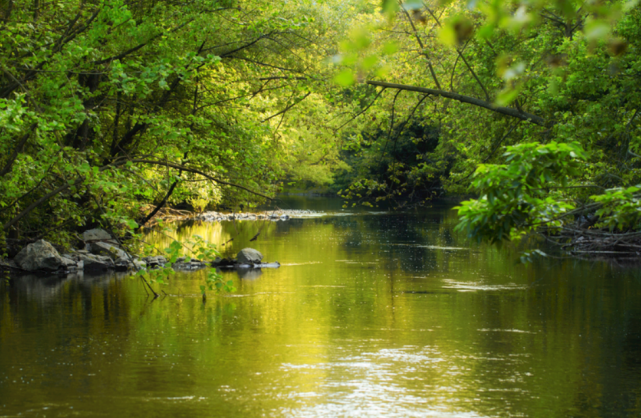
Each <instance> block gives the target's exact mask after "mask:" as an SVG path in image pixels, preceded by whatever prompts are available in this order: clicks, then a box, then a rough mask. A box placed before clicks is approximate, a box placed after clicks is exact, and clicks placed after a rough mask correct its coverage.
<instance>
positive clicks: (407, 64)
mask: <svg viewBox="0 0 641 418" xmlns="http://www.w3.org/2000/svg"><path fill="white" fill-rule="evenodd" d="M2 4H3V6H5V7H3V8H2V9H0V256H2V258H5V259H7V258H13V257H15V256H16V255H17V254H18V253H19V251H21V250H22V249H23V248H25V247H26V246H28V245H29V244H33V243H35V242H38V241H40V240H42V239H44V240H47V241H48V242H50V243H52V244H53V245H54V246H57V248H61V249H62V248H71V247H73V245H74V244H76V243H77V240H78V237H79V235H80V234H82V233H83V231H86V230H90V229H96V228H102V229H104V230H107V231H115V232H117V235H119V236H122V237H123V239H125V240H129V239H131V237H135V236H136V235H138V234H140V231H141V229H142V228H143V227H147V226H149V225H155V223H157V222H158V221H159V220H160V219H162V217H163V216H164V217H165V218H166V220H172V221H180V220H186V219H188V218H190V217H191V215H190V214H188V213H186V212H181V209H168V208H178V207H192V208H194V210H195V211H196V212H204V211H205V210H206V209H208V208H224V207H226V208H244V207H246V208H252V207H258V205H261V204H264V203H265V202H268V201H271V200H272V199H273V198H274V197H275V196H276V195H277V194H278V193H279V192H283V191H287V190H288V188H289V189H290V190H292V191H304V190H316V191H322V192H325V191H327V192H331V193H336V194H337V195H338V196H340V197H342V198H344V199H345V200H346V202H347V203H346V205H348V207H349V206H351V207H353V206H365V207H370V208H377V207H392V208H398V209H401V210H402V209H407V208H411V207H412V206H416V205H421V204H425V202H429V201H431V200H433V199H439V198H448V196H464V195H472V196H475V197H473V198H469V199H466V200H464V201H462V202H460V204H459V205H458V207H457V210H458V216H459V221H460V223H459V226H458V230H459V231H464V232H465V233H466V234H467V235H468V236H469V237H470V238H471V239H473V240H476V241H479V242H481V241H483V242H489V243H496V244H500V243H502V242H519V241H520V240H524V239H527V238H528V237H532V236H537V237H540V238H542V239H543V240H545V241H546V242H548V243H549V244H550V245H552V246H555V247H557V249H558V250H559V251H562V252H563V251H565V252H567V250H574V252H575V253H576V254H577V255H578V254H588V255H589V254H592V255H596V254H601V255H604V256H605V255H609V254H610V255H613V256H619V255H623V256H628V257H636V256H639V255H641V251H638V250H641V232H640V231H641V124H640V123H639V121H641V77H640V75H641V71H640V68H641V4H640V2H639V1H637V0H609V1H607V2H606V3H604V4H601V3H599V2H587V1H578V2H576V3H571V2H557V1H552V0H540V1H536V2H523V3H521V2H511V1H509V2H508V1H505V2H502V1H498V2H493V3H491V4H490V3H487V4H486V2H479V3H478V4H477V2H472V3H470V2H465V1H451V2H440V3H438V4H436V3H434V4H431V3H430V4H428V3H426V2H421V1H412V0H407V1H400V2H398V1H393V0H353V1H352V0H350V1H338V0H328V1H324V2H315V1H307V0H305V1H301V2H288V3H274V2H270V1H266V0H247V1H244V2H242V3H238V2H236V1H235V0H215V1H213V2H212V1H211V0H188V1H187V2H186V3H180V4H177V3H172V2H167V1H146V0H142V1H138V2H130V1H127V0H125V1H115V0H101V1H98V2H93V3H91V4H89V3H86V2H84V1H81V0H60V1H58V2H56V3H47V2H40V1H33V0H5V1H4V2H3V3H2ZM181 205H182V206H181ZM159 214H161V215H159ZM234 216H236V215H234ZM247 216H248V218H249V217H251V216H253V215H247ZM256 216H257V219H260V218H259V216H260V214H259V215H256ZM264 216H267V215H264ZM269 216H271V215H269ZM210 218H216V219H218V218H221V219H223V218H225V219H228V218H229V216H228V215H224V216H223V215H221V214H220V213H216V214H213V213H212V214H211V216H210ZM112 235H116V234H112ZM177 245H181V244H180V243H179V244H177ZM199 245H200V247H202V248H204V246H203V244H202V243H200V244H199ZM175 250H176V251H178V250H177V247H176V249H175ZM570 254H571V253H570ZM545 256H547V254H545V253H543V252H542V251H540V250H533V251H528V252H525V253H523V255H522V257H521V259H522V260H525V261H529V260H531V259H533V258H535V257H545Z"/></svg>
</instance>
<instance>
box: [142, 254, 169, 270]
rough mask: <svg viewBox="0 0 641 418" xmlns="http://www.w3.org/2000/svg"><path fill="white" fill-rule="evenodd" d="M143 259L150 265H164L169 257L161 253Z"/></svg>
mask: <svg viewBox="0 0 641 418" xmlns="http://www.w3.org/2000/svg"><path fill="white" fill-rule="evenodd" d="M142 261H144V262H145V264H146V265H147V266H149V267H158V266H160V267H162V266H164V265H165V264H166V263H167V259H166V258H165V257H163V256H161V255H159V256H149V257H145V258H143V259H142Z"/></svg>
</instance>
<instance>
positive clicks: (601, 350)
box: [0, 198, 641, 418]
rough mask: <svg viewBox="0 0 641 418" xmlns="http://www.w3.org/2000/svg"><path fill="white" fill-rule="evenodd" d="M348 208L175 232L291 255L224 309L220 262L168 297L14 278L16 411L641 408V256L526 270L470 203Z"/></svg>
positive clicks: (105, 281) (3, 288) (4, 357)
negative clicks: (462, 222)
mask: <svg viewBox="0 0 641 418" xmlns="http://www.w3.org/2000/svg"><path fill="white" fill-rule="evenodd" d="M340 205H341V202H340V201H339V200H336V199H321V198H317V199H315V198H288V199H286V200H284V201H282V202H280V203H279V206H280V207H281V208H292V209H314V210H323V211H326V212H327V215H326V216H322V217H311V218H307V219H292V220H289V221H284V222H264V223H263V222H258V221H253V222H252V221H244V222H242V221H241V222H224V223H199V224H188V223H187V224H182V225H179V227H178V228H177V229H176V228H175V229H174V230H173V231H170V235H173V236H175V237H178V238H180V239H187V238H188V237H190V236H191V235H193V234H199V235H201V236H203V237H205V238H206V239H209V240H211V241H212V242H216V243H222V242H225V241H228V240H229V239H231V238H234V240H233V241H232V242H231V243H230V244H229V245H228V246H226V247H225V248H227V247H231V246H232V245H233V247H231V248H228V249H226V251H228V252H236V251H238V250H239V249H240V248H243V247H246V246H250V245H251V246H252V247H254V248H256V249H258V250H259V251H261V252H262V253H263V254H264V255H265V259H266V260H267V261H276V260H277V261H279V262H280V263H281V264H282V266H281V267H280V268H279V269H264V270H263V271H262V272H260V273H255V274H244V275H241V276H242V277H240V276H239V274H238V273H236V272H229V273H225V278H226V279H232V280H234V282H235V286H236V287H237V289H238V290H237V292H236V293H234V294H229V295H221V296H215V295H210V296H209V298H208V299H207V301H206V302H205V303H203V301H202V298H201V297H200V294H199V285H200V284H202V282H203V277H204V276H203V274H204V273H203V272H195V273H180V274H177V275H176V276H174V277H173V278H172V279H171V283H170V284H169V285H168V286H164V287H163V290H164V292H165V293H166V294H167V296H164V295H163V297H161V298H158V299H156V300H152V299H150V298H148V297H147V295H146V293H145V290H144V288H143V287H142V286H141V285H140V282H138V281H136V280H133V279H131V278H128V277H127V276H126V275H116V274H113V275H107V276H104V275H103V276H89V275H85V276H84V277H82V276H70V277H68V278H58V279H41V278H33V277H23V278H21V279H16V280H13V281H12V282H10V283H2V284H0V416H2V417H13V416H34V417H44V416H50V417H53V416H82V417H86V416H95V417H114V416H115V417H126V416H132V417H133V416H135V417H196V418H198V417H241V416H242V417H263V416H265V417H372V416H380V417H628V416H630V417H633V416H634V417H638V416H641V274H640V269H639V268H638V267H634V266H617V265H613V264H612V263H606V262H602V261H576V260H553V259H546V260H542V261H536V262H535V263H534V264H530V265H527V266H524V265H520V264H518V263H517V260H518V251H517V250H518V249H515V248H502V249H497V248H496V247H492V246H486V245H477V244H472V243H470V242H468V241H467V240H466V239H465V237H464V235H463V234H460V233H456V232H455V231H454V230H453V228H454V226H455V225H456V216H455V213H454V212H453V211H452V210H451V205H450V206H447V205H439V204H435V205H434V206H432V207H428V208H423V209H420V210H417V211H411V212H406V213H383V212H368V211H362V210H349V211H348V210H342V209H341V207H340ZM261 228H262V229H261ZM259 229H261V231H260V232H261V234H260V236H259V238H258V240H257V241H255V242H252V243H250V242H249V239H250V238H251V237H253V236H254V235H255V234H256V233H257V232H258V230H259ZM167 239H168V238H163V237H162V236H159V235H157V234H156V235H152V236H150V240H152V241H155V242H157V243H158V244H159V245H163V244H166V243H167V242H168V241H167Z"/></svg>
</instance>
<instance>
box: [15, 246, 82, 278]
mask: <svg viewBox="0 0 641 418" xmlns="http://www.w3.org/2000/svg"><path fill="white" fill-rule="evenodd" d="M14 261H15V262H16V263H17V264H18V265H19V266H20V267H21V268H22V269H24V270H27V271H38V270H44V271H58V270H60V269H65V268H66V267H67V266H68V265H70V264H69V263H70V262H71V264H75V262H74V261H72V260H69V259H67V258H63V257H62V256H61V255H60V254H58V251H57V250H56V249H55V248H54V247H53V245H51V244H50V243H48V242H47V241H45V240H43V239H41V240H39V241H36V242H34V243H33V244H29V245H27V246H26V247H24V248H23V249H22V250H20V252H19V253H18V255H16V257H15V258H14Z"/></svg>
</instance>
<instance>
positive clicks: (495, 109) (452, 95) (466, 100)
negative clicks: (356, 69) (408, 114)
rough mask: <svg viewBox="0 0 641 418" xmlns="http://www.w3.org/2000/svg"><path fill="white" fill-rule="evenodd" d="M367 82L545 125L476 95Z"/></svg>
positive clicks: (537, 117) (541, 121) (526, 115)
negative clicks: (432, 96)
mask: <svg viewBox="0 0 641 418" xmlns="http://www.w3.org/2000/svg"><path fill="white" fill-rule="evenodd" d="M367 84H370V85H372V86H379V87H387V88H391V89H398V90H408V91H416V92H419V93H427V94H431V95H434V96H440V97H445V98H447V99H452V100H456V101H458V102H462V103H468V104H471V105H474V106H478V107H482V108H485V109H488V110H491V111H493V112H496V113H500V114H502V115H506V116H511V117H513V118H517V119H521V120H524V121H528V122H531V123H534V124H535V125H539V126H543V127H547V124H546V122H545V119H543V118H542V117H540V116H537V115H533V114H531V113H528V112H524V111H521V110H518V109H514V108H511V107H502V106H494V105H493V104H492V103H490V102H486V101H485V100H481V99H477V98H476V97H470V96H464V95H462V94H457V93H451V92H449V91H444V90H436V89H428V88H425V87H416V86H408V85H405V84H395V83H386V82H384V81H368V82H367Z"/></svg>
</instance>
